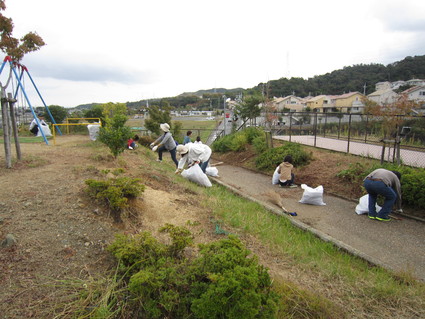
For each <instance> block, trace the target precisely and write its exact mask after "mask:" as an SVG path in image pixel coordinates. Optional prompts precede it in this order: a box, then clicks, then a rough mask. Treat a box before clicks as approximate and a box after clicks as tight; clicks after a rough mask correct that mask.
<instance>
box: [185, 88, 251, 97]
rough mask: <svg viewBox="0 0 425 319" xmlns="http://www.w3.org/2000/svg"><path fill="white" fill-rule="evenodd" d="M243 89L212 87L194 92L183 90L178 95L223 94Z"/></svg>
mask: <svg viewBox="0 0 425 319" xmlns="http://www.w3.org/2000/svg"><path fill="white" fill-rule="evenodd" d="M242 91H245V89H243V88H236V89H225V88H214V89H209V90H199V91H196V92H184V93H182V94H180V95H178V96H187V95H196V96H199V97H201V96H203V95H205V94H215V93H217V94H223V93H224V94H225V93H239V92H242Z"/></svg>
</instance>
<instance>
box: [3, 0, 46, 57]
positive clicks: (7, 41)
mask: <svg viewBox="0 0 425 319" xmlns="http://www.w3.org/2000/svg"><path fill="white" fill-rule="evenodd" d="M5 2H6V1H5V0H0V11H4V10H6V4H5ZM13 27H14V26H13V21H12V19H11V18H7V17H5V16H4V15H3V14H1V13H0V49H1V50H2V51H3V52H4V53H6V54H7V55H9V56H10V57H11V58H12V60H14V61H20V60H22V58H23V57H24V55H25V54H26V53H29V52H33V51H37V50H39V49H40V48H41V47H42V46H44V45H45V43H44V41H43V39H42V38H41V37H40V36H39V35H38V34H37V33H35V32H29V33H27V34H26V35H24V36H23V37H22V38H20V39H17V38H14V37H13V36H12V32H13Z"/></svg>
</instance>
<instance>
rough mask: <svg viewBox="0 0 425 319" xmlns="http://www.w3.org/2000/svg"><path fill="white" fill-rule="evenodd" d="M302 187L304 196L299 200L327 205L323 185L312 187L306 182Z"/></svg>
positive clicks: (303, 202)
mask: <svg viewBox="0 0 425 319" xmlns="http://www.w3.org/2000/svg"><path fill="white" fill-rule="evenodd" d="M301 188H302V189H303V190H304V193H303V196H302V198H301V200H300V201H299V202H300V203H302V204H310V205H319V206H323V205H326V204H325V203H324V202H323V186H322V185H320V186H317V187H316V188H311V187H310V186H307V185H306V184H301Z"/></svg>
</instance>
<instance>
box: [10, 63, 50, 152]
mask: <svg viewBox="0 0 425 319" xmlns="http://www.w3.org/2000/svg"><path fill="white" fill-rule="evenodd" d="M10 67H11V68H12V71H13V73H14V74H15V77H16V80H17V81H18V85H19V86H20V88H21V90H22V93H23V94H24V96H25V99H26V100H27V103H28V105H29V107H30V110H31V113H32V115H33V116H34V119H35V121H36V122H37V125H38V127H39V131H40V132H41V135H42V136H43V139H44V142H45V143H46V144H47V145H49V142H48V141H47V138H46V135H45V134H44V132H43V130H42V128H41V124H40V121H39V120H38V117H37V115H35V112H34V109H33V107H32V105H31V102H30V100H29V98H28V95H27V92H25V89H24V87H23V85H22V82H21V81H20V80H19V77H18V74H17V73H16V70H15V68H14V67H13V65H12V62H10Z"/></svg>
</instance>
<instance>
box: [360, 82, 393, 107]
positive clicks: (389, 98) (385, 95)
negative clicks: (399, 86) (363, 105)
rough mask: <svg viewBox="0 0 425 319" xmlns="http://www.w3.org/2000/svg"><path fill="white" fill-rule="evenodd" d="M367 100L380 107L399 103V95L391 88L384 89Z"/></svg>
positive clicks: (370, 95)
mask: <svg viewBox="0 0 425 319" xmlns="http://www.w3.org/2000/svg"><path fill="white" fill-rule="evenodd" d="M388 83H389V82H388ZM367 98H368V99H369V100H371V101H373V102H375V103H377V104H378V105H388V104H391V103H394V102H395V101H397V98H398V94H397V93H396V92H394V91H393V89H391V88H386V89H385V88H384V89H380V90H376V91H375V92H373V93H371V94H369V95H368V96H367Z"/></svg>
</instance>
